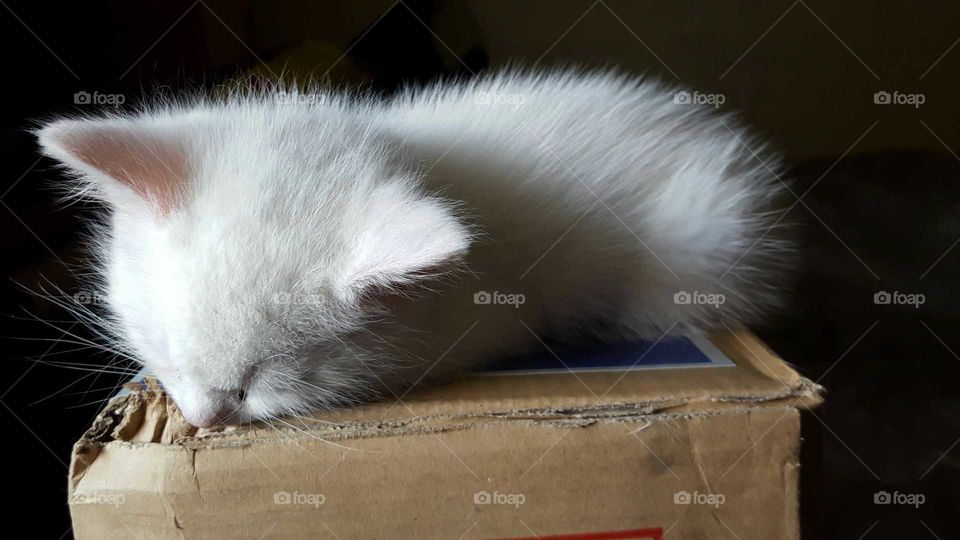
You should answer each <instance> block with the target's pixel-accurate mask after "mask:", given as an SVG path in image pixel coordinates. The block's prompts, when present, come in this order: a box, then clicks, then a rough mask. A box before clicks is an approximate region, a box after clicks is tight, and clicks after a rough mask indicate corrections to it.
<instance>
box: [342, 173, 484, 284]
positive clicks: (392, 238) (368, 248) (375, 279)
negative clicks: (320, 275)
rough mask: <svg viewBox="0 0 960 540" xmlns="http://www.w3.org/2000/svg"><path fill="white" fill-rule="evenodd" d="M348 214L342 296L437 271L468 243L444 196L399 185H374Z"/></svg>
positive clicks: (465, 229) (407, 281)
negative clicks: (349, 231)
mask: <svg viewBox="0 0 960 540" xmlns="http://www.w3.org/2000/svg"><path fill="white" fill-rule="evenodd" d="M353 214H354V215H352V216H350V218H348V221H349V222H350V223H349V225H348V226H347V227H348V228H351V229H352V230H353V231H354V232H355V234H354V235H353V236H352V237H351V238H348V244H349V245H348V248H347V249H348V251H347V253H348V255H347V263H346V265H345V268H344V272H343V274H342V284H343V285H344V286H345V287H346V289H347V291H346V292H347V294H348V295H354V294H356V293H359V292H363V291H365V290H368V289H370V288H375V289H376V288H379V289H391V288H394V287H398V286H402V285H405V284H410V283H414V282H416V281H418V280H421V279H423V278H425V277H428V276H431V275H434V274H437V273H442V272H444V271H445V270H449V268H447V267H449V266H451V265H452V264H454V263H456V262H458V261H459V260H460V259H461V258H462V257H463V255H465V254H466V252H467V249H468V248H469V247H470V241H471V232H470V229H469V228H468V227H467V226H466V225H465V224H464V223H462V222H461V221H460V219H458V217H457V215H456V212H455V208H454V206H453V205H452V204H451V203H450V202H449V201H445V200H443V199H439V198H435V197H425V196H423V195H419V194H416V193H413V192H412V191H411V190H410V189H409V188H407V187H404V186H403V185H402V184H387V185H382V186H380V187H378V188H376V189H375V190H374V191H373V192H372V193H371V194H370V195H369V196H368V197H367V198H366V200H365V201H364V203H363V205H362V208H359V209H357V210H356V211H355V212H353ZM355 226H358V227H357V228H356V229H353V227H355Z"/></svg>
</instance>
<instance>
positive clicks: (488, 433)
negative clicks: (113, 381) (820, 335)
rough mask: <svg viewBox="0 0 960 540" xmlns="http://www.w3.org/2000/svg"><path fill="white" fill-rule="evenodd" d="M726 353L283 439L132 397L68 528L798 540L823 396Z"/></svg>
mask: <svg viewBox="0 0 960 540" xmlns="http://www.w3.org/2000/svg"><path fill="white" fill-rule="evenodd" d="M713 341H714V343H715V344H717V346H718V347H719V348H721V350H723V351H724V352H725V353H726V354H727V355H728V356H729V357H731V358H732V359H733V360H734V361H735V362H736V364H737V365H736V366H732V367H711V368H703V369H665V370H654V371H633V372H616V373H610V372H604V373H577V374H576V375H574V374H573V373H570V374H554V375H530V376H524V375H517V376H510V377H497V376H477V377H471V378H469V379H466V380H463V381H460V382H457V383H454V384H452V385H449V386H444V387H437V388H434V389H431V390H427V391H424V392H420V393H415V394H411V395H410V396H408V397H405V398H404V399H403V401H400V402H392V403H391V402H385V403H379V404H373V405H370V406H367V407H363V408H359V409H353V410H348V411H337V412H326V413H320V414H317V415H316V416H315V417H312V418H310V419H303V420H296V421H290V420H288V421H287V422H288V424H289V426H287V425H284V424H282V423H278V424H275V425H274V426H272V427H271V426H265V425H261V426H248V427H244V428H239V429H229V430H223V431H207V430H200V431H199V432H197V431H195V430H194V429H193V428H191V427H189V426H187V425H186V424H185V423H183V421H182V419H180V417H179V414H178V413H177V412H176V411H175V409H174V408H173V407H172V405H171V404H170V402H169V400H167V399H166V398H165V396H163V395H162V394H160V393H159V392H157V391H155V390H149V391H139V392H134V393H132V394H129V395H127V396H123V397H119V398H115V399H114V400H113V401H111V403H110V405H109V406H108V407H107V409H106V410H105V411H104V412H103V413H102V414H101V415H100V416H99V417H98V419H97V421H96V422H95V424H94V426H93V427H92V428H91V429H90V430H89V431H88V433H87V434H86V435H85V436H84V437H83V438H82V439H81V440H80V441H79V442H78V443H77V445H76V447H75V451H74V456H73V460H72V464H71V473H70V474H71V476H70V506H71V512H72V516H73V521H74V531H75V533H76V535H77V537H78V538H110V537H121V536H122V537H130V536H135V537H143V538H182V537H186V538H223V537H228V538H261V537H278V538H282V537H294V538H296V537H311V538H316V537H329V538H464V539H467V538H508V537H528V538H536V537H537V536H540V537H544V536H548V535H561V534H573V533H579V534H586V533H598V532H611V531H634V532H633V533H628V532H624V533H622V534H621V535H620V536H608V537H610V538H614V537H622V538H642V537H657V534H659V535H660V536H662V535H663V534H664V533H668V534H669V535H670V537H671V538H741V539H748V538H795V537H797V536H798V534H799V533H798V525H797V523H798V515H797V512H798V509H797V467H798V466H799V463H798V455H799V443H800V438H799V412H798V409H797V407H803V406H810V405H813V404H816V403H817V402H818V401H819V395H818V387H817V386H816V385H815V384H813V383H811V382H810V381H807V380H806V379H803V378H802V377H800V376H799V375H797V374H796V372H794V371H793V370H792V369H790V368H789V366H787V365H786V364H785V363H784V362H783V361H781V360H780V359H778V358H777V357H776V356H775V355H773V354H772V353H771V352H770V351H768V350H767V349H766V348H765V347H763V345H762V344H760V343H759V342H758V341H757V340H756V339H755V338H753V337H752V336H751V335H749V334H748V333H745V332H739V333H736V334H733V333H728V334H724V335H720V336H716V337H715V338H713ZM684 494H686V497H687V500H688V503H686V504H684ZM485 501H486V502H485ZM657 531H660V532H659V533H657ZM611 534H612V533H611ZM631 534H632V535H633V536H630V535H631ZM644 535H647V536H644ZM582 538H589V536H584V537H582Z"/></svg>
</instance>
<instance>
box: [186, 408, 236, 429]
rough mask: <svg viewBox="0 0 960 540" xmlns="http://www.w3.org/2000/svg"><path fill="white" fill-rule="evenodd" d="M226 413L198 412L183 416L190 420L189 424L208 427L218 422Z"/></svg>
mask: <svg viewBox="0 0 960 540" xmlns="http://www.w3.org/2000/svg"><path fill="white" fill-rule="evenodd" d="M226 416H227V415H221V413H218V412H216V411H214V412H213V413H200V414H189V415H188V414H184V415H183V417H184V418H186V420H187V422H190V425H192V426H195V427H198V428H210V427H213V426H215V425H217V424H219V423H220V422H221V421H222V420H223V419H224V418H226Z"/></svg>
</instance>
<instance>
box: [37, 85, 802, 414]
mask: <svg viewBox="0 0 960 540" xmlns="http://www.w3.org/2000/svg"><path fill="white" fill-rule="evenodd" d="M107 126H123V128H124V129H127V130H131V131H133V132H136V133H141V134H147V135H150V134H153V133H155V132H156V133H160V132H162V134H163V136H162V138H161V140H162V141H163V142H162V144H165V145H166V144H169V145H170V146H169V148H164V149H163V150H164V152H174V151H175V152H176V155H177V156H179V158H182V159H183V160H185V163H187V164H188V165H189V167H188V168H187V170H189V174H188V175H187V176H188V177H187V178H182V179H179V191H178V193H179V196H178V197H177V199H176V201H175V204H172V210H170V211H169V212H166V213H164V212H159V211H158V210H157V205H153V204H151V202H155V201H150V200H146V199H145V198H144V197H143V196H141V195H140V194H138V193H136V192H135V191H134V190H132V189H130V188H129V186H127V185H125V184H123V183H122V182H118V181H116V179H115V178H111V177H110V176H109V175H107V174H105V173H104V172H103V171H99V170H96V169H95V168H91V167H90V166H89V164H88V163H87V164H85V163H84V161H83V160H81V157H82V156H78V155H76V153H75V152H73V151H72V150H71V148H70V147H69V145H65V144H64V142H63V141H64V140H66V139H68V138H70V137H73V138H75V139H76V138H79V139H80V140H82V139H83V138H85V137H91V136H95V134H96V133H98V132H99V131H102V130H104V129H106V127H107ZM38 137H39V140H40V142H41V145H42V146H43V148H44V150H45V152H46V153H47V154H48V155H50V156H52V157H54V158H56V159H58V160H60V161H61V162H62V163H63V164H64V165H65V166H66V167H67V169H68V170H71V171H72V172H74V174H75V176H76V181H75V182H74V183H73V184H71V187H70V191H71V193H73V194H75V195H77V196H81V197H93V198H98V199H102V200H105V201H106V202H107V203H108V205H109V206H110V207H111V208H112V212H111V214H110V216H109V219H108V221H107V222H106V224H105V225H104V227H103V228H102V229H101V231H100V233H99V234H98V239H99V240H98V246H99V247H98V252H99V261H100V263H99V270H100V272H101V273H102V281H103V283H104V294H105V296H106V298H107V302H108V304H109V307H110V310H111V313H112V317H113V320H114V323H113V324H111V325H110V328H109V331H110V332H112V333H113V334H115V335H116V336H118V337H119V338H120V339H122V341H123V342H124V343H125V344H127V346H128V347H129V349H130V350H132V351H133V352H134V353H135V355H136V356H137V357H138V358H139V359H140V360H141V361H142V362H143V363H144V364H145V366H146V367H147V369H148V370H149V371H151V372H153V373H155V374H156V375H157V376H158V377H159V378H160V379H161V381H162V382H163V384H164V386H165V388H166V389H167V390H168V391H169V392H170V393H171V395H172V396H173V397H174V399H175V400H176V402H177V403H178V404H179V406H180V408H181V409H182V411H183V412H184V414H185V416H186V417H187V418H188V419H189V420H191V421H192V422H194V423H197V424H200V425H210V424H211V423H214V421H229V422H236V421H246V420H251V419H257V418H267V417H273V416H279V415H283V414H290V413H299V412H304V411H307V410H309V409H312V408H315V407H331V406H339V405H345V404H352V403H356V402H358V401H361V400H365V399H370V398H374V397H377V396H380V397H386V398H395V397H401V396H403V395H404V392H406V390H407V389H408V388H409V387H410V386H411V385H412V384H414V383H418V382H419V381H420V380H421V379H424V380H434V379H435V378H437V377H442V376H445V375H449V374H451V373H454V372H456V371H458V370H461V369H465V368H470V367H474V366H477V365H480V364H483V363H484V362H487V361H489V360H492V359H495V358H497V357H499V356H501V355H504V354H510V353H517V352H522V351H525V350H529V349H531V348H535V347H539V346H540V345H539V343H538V342H539V339H547V338H548V337H549V338H553V339H559V340H564V339H580V338H582V337H583V336H594V337H600V338H602V339H610V340H614V339H635V338H650V339H657V338H659V337H661V336H662V335H664V334H684V333H690V332H697V331H701V330H707V329H711V328H714V327H717V326H719V325H721V324H736V323H738V322H746V323H749V322H751V321H755V320H756V319H757V318H758V317H761V316H764V315H765V314H767V313H768V309H769V308H771V307H773V306H775V305H776V300H777V288H778V287H777V285H778V284H779V283H781V279H780V269H781V267H782V266H783V263H784V261H785V260H786V254H787V252H788V251H789V249H788V247H789V246H788V245H786V244H785V243H784V242H783V241H782V240H779V239H778V238H779V236H780V234H779V232H780V230H779V229H780V227H779V226H776V227H774V225H775V223H776V221H777V217H778V214H776V212H775V210H776V205H775V203H776V198H777V196H778V195H779V193H780V182H779V180H778V179H777V177H776V175H777V174H779V170H778V167H779V164H778V162H777V160H776V159H775V158H773V157H772V156H770V155H769V154H768V153H767V152H765V151H764V149H763V147H762V145H760V144H758V143H757V142H756V141H755V139H754V138H752V137H751V136H750V135H749V134H748V133H747V132H746V131H745V130H744V129H743V128H742V127H741V126H740V124H739V123H738V122H737V121H736V120H735V119H734V118H732V117H730V116H729V115H723V114H718V113H716V112H715V110H714V109H713V108H710V107H707V106H699V105H694V104H689V103H675V99H674V93H673V89H672V88H668V87H665V86H663V85H661V84H659V83H656V82H654V81H644V80H641V79H637V78H633V77H628V76H622V75H617V74H613V73H606V72H604V73H592V74H591V73H587V74H583V73H575V72H550V73H541V74H531V73H523V72H508V73H502V74H499V75H494V76H486V77H481V78H478V79H476V80H470V81H448V82H442V83H437V84H435V85H433V86H430V87H427V88H423V89H418V90H410V91H407V92H404V93H401V94H400V95H398V96H396V97H394V98H391V99H377V98H373V97H362V96H352V95H340V94H336V93H331V92H328V91H325V90H321V89H317V90H315V91H311V92H306V93H295V92H292V91H291V92H288V91H285V90H284V89H283V88H278V87H274V88H269V89H267V90H261V91H240V92H233V93H232V94H231V95H230V96H229V97H222V98H216V99H213V98H207V99H193V98H192V99H184V100H179V101H178V100H164V101H162V102H161V103H160V104H154V105H151V106H149V107H145V108H144V109H143V110H142V111H140V112H137V113H131V114H123V115H119V114H114V115H109V116H106V115H105V116H97V117H85V118H73V119H60V120H56V121H53V122H51V123H49V124H47V125H45V126H44V127H42V128H41V129H39V130H38ZM171 148H172V149H175V150H171ZM123 159H131V160H138V159H140V160H148V161H149V159H152V158H151V157H150V156H146V155H144V156H135V155H134V156H126V157H125V158H123ZM165 159H166V158H165ZM137 163H140V164H141V165H142V162H137ZM132 164H133V162H131V165H132ZM771 229H772V230H771ZM480 291H487V292H489V293H493V292H495V291H496V292H499V293H501V294H514V295H517V294H520V295H523V299H524V302H523V304H522V305H519V306H513V305H491V304H477V303H475V302H474V295H475V294H476V293H478V292H480ZM681 291H686V292H688V293H691V294H692V293H700V294H713V295H718V294H722V295H723V298H724V300H725V302H724V303H723V304H721V305H719V307H717V306H714V305H706V304H695V303H691V304H683V303H677V302H675V294H677V293H678V292H681ZM241 391H242V392H241Z"/></svg>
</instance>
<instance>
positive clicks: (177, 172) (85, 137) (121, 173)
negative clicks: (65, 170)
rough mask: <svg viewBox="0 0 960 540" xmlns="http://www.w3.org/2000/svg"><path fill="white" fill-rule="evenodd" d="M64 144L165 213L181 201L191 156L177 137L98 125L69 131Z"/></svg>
mask: <svg viewBox="0 0 960 540" xmlns="http://www.w3.org/2000/svg"><path fill="white" fill-rule="evenodd" d="M61 144H62V145H63V149H64V150H66V151H67V152H69V153H70V154H73V155H74V156H75V157H76V158H77V159H78V160H80V161H82V162H83V163H85V164H87V165H89V166H91V167H93V168H94V169H97V170H98V171H99V172H101V173H103V174H105V175H106V176H109V177H110V178H112V179H114V180H116V181H118V182H120V183H121V184H123V185H125V186H127V187H129V188H130V189H132V190H133V191H134V192H136V193H137V194H138V195H140V196H141V197H143V198H144V199H145V200H146V201H147V202H148V203H150V205H151V206H153V207H154V209H155V210H156V212H157V214H158V215H160V216H161V217H162V216H166V215H167V214H169V213H170V212H171V211H172V210H173V209H174V208H176V207H177V206H178V204H179V203H180V201H181V197H182V191H183V186H184V185H185V183H186V180H187V174H188V171H187V159H186V155H185V152H184V150H183V147H182V144H181V143H180V142H179V141H177V140H175V139H173V138H168V137H163V136H162V135H158V134H152V133H151V134H145V133H140V132H136V131H134V130H133V129H123V128H112V129H96V128H95V129H93V130H90V131H87V130H84V131H81V132H75V133H70V134H67V135H66V136H65V137H64V140H61Z"/></svg>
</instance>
